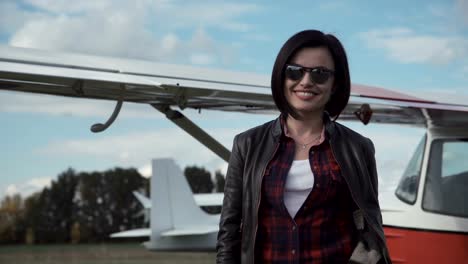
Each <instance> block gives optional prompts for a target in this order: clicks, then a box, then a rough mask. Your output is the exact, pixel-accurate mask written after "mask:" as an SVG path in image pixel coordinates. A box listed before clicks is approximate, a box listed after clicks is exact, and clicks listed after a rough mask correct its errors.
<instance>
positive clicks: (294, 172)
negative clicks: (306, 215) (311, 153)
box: [283, 159, 314, 218]
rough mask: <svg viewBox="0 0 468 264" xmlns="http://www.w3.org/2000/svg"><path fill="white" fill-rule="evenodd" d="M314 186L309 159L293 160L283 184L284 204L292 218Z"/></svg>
mask: <svg viewBox="0 0 468 264" xmlns="http://www.w3.org/2000/svg"><path fill="white" fill-rule="evenodd" d="M313 187H314V174H313V172H312V169H311V168H310V163H309V160H308V159H306V160H294V161H293V163H292V165H291V169H289V172H288V176H287V178H286V184H285V186H284V197H283V199H284V205H285V206H286V209H288V212H289V215H291V217H292V218H294V216H296V214H297V212H298V211H299V209H300V208H301V206H302V204H304V201H305V200H306V199H307V197H308V196H309V193H310V192H311V191H312V188H313Z"/></svg>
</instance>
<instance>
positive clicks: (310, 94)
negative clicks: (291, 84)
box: [297, 92, 315, 96]
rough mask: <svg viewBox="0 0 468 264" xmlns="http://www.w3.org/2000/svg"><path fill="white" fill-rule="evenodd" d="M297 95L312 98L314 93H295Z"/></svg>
mask: <svg viewBox="0 0 468 264" xmlns="http://www.w3.org/2000/svg"><path fill="white" fill-rule="evenodd" d="M297 93H298V94H300V95H302V96H312V95H315V94H314V93H309V92H297Z"/></svg>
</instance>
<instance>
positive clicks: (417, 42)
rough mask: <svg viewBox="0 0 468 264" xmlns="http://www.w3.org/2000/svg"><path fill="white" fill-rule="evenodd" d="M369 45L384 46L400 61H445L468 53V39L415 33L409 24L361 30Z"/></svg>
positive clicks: (384, 48) (391, 56)
mask: <svg viewBox="0 0 468 264" xmlns="http://www.w3.org/2000/svg"><path fill="white" fill-rule="evenodd" d="M360 37H361V38H362V39H363V40H364V41H365V42H366V44H367V45H368V46H370V47H372V48H378V49H383V50H385V51H386V52H387V54H388V56H389V57H390V58H392V59H393V60H395V61H398V62H402V63H431V64H448V63H450V62H453V61H455V60H457V59H459V58H460V57H463V56H465V55H466V54H468V39H466V38H462V37H457V36H454V37H451V36H432V35H422V34H417V33H416V32H414V31H413V30H411V29H409V28H391V29H381V30H371V31H367V32H364V33H361V34H360Z"/></svg>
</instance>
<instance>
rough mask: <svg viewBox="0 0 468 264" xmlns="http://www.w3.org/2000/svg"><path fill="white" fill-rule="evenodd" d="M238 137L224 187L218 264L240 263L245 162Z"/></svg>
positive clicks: (217, 246)
mask: <svg viewBox="0 0 468 264" xmlns="http://www.w3.org/2000/svg"><path fill="white" fill-rule="evenodd" d="M238 137H239V136H236V137H235V138H234V143H233V147H232V152H231V156H230V158H229V166H228V170H227V174H226V183H225V187H224V200H223V207H222V211H221V217H220V223H219V233H218V242H217V245H216V250H217V256H216V263H240V259H241V219H242V177H243V171H244V160H243V158H242V155H241V153H240V149H239V146H238V144H239V142H238Z"/></svg>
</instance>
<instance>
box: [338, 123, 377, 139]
mask: <svg viewBox="0 0 468 264" xmlns="http://www.w3.org/2000/svg"><path fill="white" fill-rule="evenodd" d="M334 124H335V129H336V130H337V131H338V132H339V134H340V135H342V136H344V137H346V138H347V139H349V140H350V141H352V142H359V143H362V144H371V145H373V143H372V140H371V139H369V138H368V137H365V136H363V135H361V134H360V133H358V132H356V131H354V130H353V129H351V128H349V127H347V126H345V125H343V124H340V123H338V122H334Z"/></svg>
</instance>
